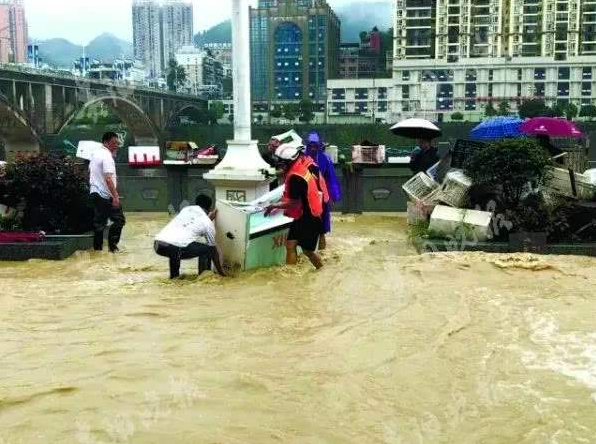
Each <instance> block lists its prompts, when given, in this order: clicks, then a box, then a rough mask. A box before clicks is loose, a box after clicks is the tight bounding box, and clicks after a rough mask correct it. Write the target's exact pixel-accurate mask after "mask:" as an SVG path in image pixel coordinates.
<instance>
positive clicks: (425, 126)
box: [391, 119, 443, 140]
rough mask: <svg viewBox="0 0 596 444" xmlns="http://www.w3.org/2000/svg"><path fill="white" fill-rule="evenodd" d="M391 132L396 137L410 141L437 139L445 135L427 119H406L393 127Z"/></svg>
mask: <svg viewBox="0 0 596 444" xmlns="http://www.w3.org/2000/svg"><path fill="white" fill-rule="evenodd" d="M391 132H392V133H393V134H395V135H396V136H403V137H407V138H408V139H427V140H430V139H435V138H437V137H441V136H442V134H443V133H441V130H440V129H439V128H438V127H437V126H436V125H435V124H434V123H432V122H429V121H428V120H426V119H406V120H402V121H401V122H399V123H397V124H395V125H393V126H392V127H391Z"/></svg>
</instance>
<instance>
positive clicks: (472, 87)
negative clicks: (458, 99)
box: [466, 83, 476, 98]
mask: <svg viewBox="0 0 596 444" xmlns="http://www.w3.org/2000/svg"><path fill="white" fill-rule="evenodd" d="M473 97H476V84H475V83H466V98H473Z"/></svg>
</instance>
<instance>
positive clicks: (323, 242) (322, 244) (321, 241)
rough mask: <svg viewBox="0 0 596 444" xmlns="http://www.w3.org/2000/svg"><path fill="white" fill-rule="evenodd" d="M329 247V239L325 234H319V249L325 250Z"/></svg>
mask: <svg viewBox="0 0 596 444" xmlns="http://www.w3.org/2000/svg"><path fill="white" fill-rule="evenodd" d="M326 248H327V239H326V238H325V235H324V234H321V235H320V236H319V250H324V249H326Z"/></svg>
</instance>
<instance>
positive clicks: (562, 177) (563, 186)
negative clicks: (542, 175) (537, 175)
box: [544, 168, 596, 200]
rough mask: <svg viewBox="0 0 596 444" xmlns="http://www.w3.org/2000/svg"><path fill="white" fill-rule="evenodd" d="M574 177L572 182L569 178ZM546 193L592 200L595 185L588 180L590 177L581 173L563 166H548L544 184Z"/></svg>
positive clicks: (595, 196) (595, 193) (595, 189)
mask: <svg viewBox="0 0 596 444" xmlns="http://www.w3.org/2000/svg"><path fill="white" fill-rule="evenodd" d="M572 177H573V178H574V182H575V190H574V186H573V185H574V184H573V183H572V180H571V178H572ZM544 188H545V191H546V192H547V193H551V194H556V195H559V196H565V197H571V198H576V199H581V200H593V199H594V198H596V185H594V184H592V183H591V182H590V178H589V177H588V176H585V175H583V174H579V173H575V172H574V171H573V170H565V169H563V168H550V169H549V174H548V177H547V180H546V183H545V184H544Z"/></svg>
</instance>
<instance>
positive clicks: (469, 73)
mask: <svg viewBox="0 0 596 444" xmlns="http://www.w3.org/2000/svg"><path fill="white" fill-rule="evenodd" d="M477 79H478V74H477V73H476V70H475V69H466V82H475V81H476V80H477Z"/></svg>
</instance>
